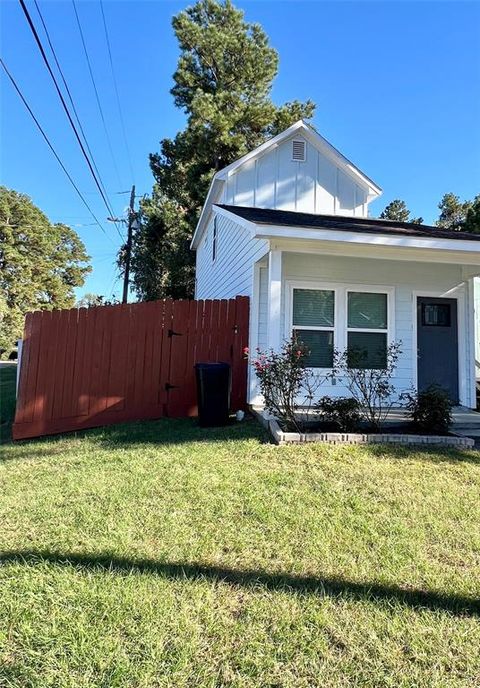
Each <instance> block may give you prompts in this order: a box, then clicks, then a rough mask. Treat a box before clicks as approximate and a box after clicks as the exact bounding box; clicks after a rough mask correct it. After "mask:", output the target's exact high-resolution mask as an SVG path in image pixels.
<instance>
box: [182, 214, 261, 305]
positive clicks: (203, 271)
mask: <svg viewBox="0 0 480 688" xmlns="http://www.w3.org/2000/svg"><path fill="white" fill-rule="evenodd" d="M212 241H213V216H212V218H211V219H210V222H209V224H208V227H207V229H206V231H205V233H204V236H203V239H202V242H201V244H200V246H199V247H198V249H197V257H196V260H197V263H196V288H195V295H196V298H197V299H230V298H234V297H235V296H252V290H253V269H254V264H255V262H256V261H257V260H258V259H259V258H261V257H262V256H263V255H264V254H265V252H266V251H267V242H266V241H264V240H262V239H252V238H251V236H250V233H249V231H248V230H246V229H244V228H243V227H242V226H241V225H238V224H237V223H236V222H234V221H233V220H230V219H227V218H226V217H223V216H221V215H218V217H217V251H216V259H215V261H213V260H212Z"/></svg>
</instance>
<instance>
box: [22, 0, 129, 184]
mask: <svg viewBox="0 0 480 688" xmlns="http://www.w3.org/2000/svg"><path fill="white" fill-rule="evenodd" d="M36 2H37V0H35V3H36ZM72 5H73V11H74V12H75V18H76V20H77V26H78V30H79V33H80V38H81V41H82V46H83V52H84V53H85V58H86V60H87V65H88V71H89V74H90V79H91V82H92V86H93V90H94V92H95V99H96V101H97V105H98V110H99V112H100V117H101V120H102V124H103V129H104V131H105V137H106V139H107V143H108V148H109V150H110V155H111V157H112V162H113V166H114V168H115V173H116V175H117V179H118V183H119V184H120V186H123V184H122V181H121V180H120V174H119V172H118V166H117V161H116V159H115V155H114V152H113V146H112V141H111V139H110V134H109V133H108V129H107V123H106V121H105V116H104V114H103V108H102V104H101V102H100V96H99V95H98V89H97V84H96V82H95V77H94V76H93V69H92V64H91V62H90V57H89V55H88V50H87V44H86V43H85V37H84V35H83V30H82V25H81V23H80V17H79V15H78V10H77V5H76V2H75V0H72Z"/></svg>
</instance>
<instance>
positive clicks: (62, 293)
mask: <svg viewBox="0 0 480 688" xmlns="http://www.w3.org/2000/svg"><path fill="white" fill-rule="evenodd" d="M88 261H89V257H88V256H87V254H86V251H85V246H84V245H83V243H82V242H81V240H80V238H79V236H78V235H77V234H76V232H74V231H73V229H71V228H70V227H68V226H67V225H64V224H52V223H51V222H50V221H49V219H48V218H47V216H46V215H45V214H44V213H43V212H42V211H41V210H40V209H39V208H37V207H36V206H35V205H34V204H33V203H32V201H31V200H30V199H29V198H28V196H25V195H24V194H22V193H18V192H17V191H13V190H12V189H7V188H6V187H3V186H2V187H0V319H1V322H0V349H3V350H8V349H10V348H11V347H12V346H13V345H14V344H15V340H16V339H18V338H19V337H21V335H22V329H23V319H24V316H25V313H27V312H28V311H31V310H38V309H47V310H50V309H53V308H70V307H72V306H73V305H74V303H75V296H74V288H75V287H79V286H82V285H83V283H84V281H85V275H86V274H87V273H88V272H89V271H90V270H91V267H90V265H89V264H88Z"/></svg>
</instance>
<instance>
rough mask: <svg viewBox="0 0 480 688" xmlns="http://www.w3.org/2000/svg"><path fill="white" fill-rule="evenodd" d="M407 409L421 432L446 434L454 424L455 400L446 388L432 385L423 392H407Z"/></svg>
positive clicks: (405, 395) (405, 397)
mask: <svg viewBox="0 0 480 688" xmlns="http://www.w3.org/2000/svg"><path fill="white" fill-rule="evenodd" d="M403 399H404V400H405V399H406V409H407V411H408V413H409V415H410V417H411V419H412V421H413V423H414V425H415V427H416V429H417V430H419V431H420V432H426V433H430V434H432V435H435V434H436V435H445V434H447V433H448V431H449V429H450V426H451V424H452V407H453V402H452V400H451V399H450V396H449V394H448V392H447V390H446V389H444V388H443V387H440V385H430V387H427V389H425V390H424V391H423V392H418V393H414V394H411V393H406V394H404V395H403Z"/></svg>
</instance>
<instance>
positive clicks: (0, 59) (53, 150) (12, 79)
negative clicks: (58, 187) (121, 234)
mask: <svg viewBox="0 0 480 688" xmlns="http://www.w3.org/2000/svg"><path fill="white" fill-rule="evenodd" d="M0 63H1V65H2V67H3V69H4V70H5V73H6V75H7V76H8V78H9V79H10V81H11V83H12V85H13V87H14V89H15V90H16V92H17V93H18V95H19V96H20V99H21V101H22V103H23V104H24V105H25V107H26V108H27V110H28V112H29V114H30V116H31V117H32V119H33V121H34V122H35V124H36V125H37V127H38V129H39V131H40V133H41V134H42V136H43V138H44V139H45V141H46V143H47V145H48V147H49V148H50V150H51V151H52V153H53V155H54V156H55V158H56V159H57V162H58V163H59V165H60V167H61V168H62V170H63V171H64V172H65V174H66V175H67V177H68V180H69V182H70V184H71V185H72V186H73V188H74V189H75V191H76V192H77V194H78V196H79V197H80V199H81V201H82V203H83V205H84V206H85V207H86V208H87V210H88V211H89V213H90V215H91V216H92V217H93V219H94V220H95V222H96V224H97V225H98V226H99V227H100V229H101V230H102V232H103V233H104V234H105V236H107V237H108V239H109V241H111V242H112V244H113V241H112V240H111V238H110V236H109V235H108V234H107V233H106V231H105V229H104V228H103V227H102V225H101V224H100V221H99V220H98V218H97V216H96V215H95V213H94V212H93V210H92V209H91V208H90V206H89V205H88V203H87V201H86V200H85V198H84V196H83V194H82V192H81V191H80V189H79V188H78V186H77V185H76V184H75V182H74V180H73V178H72V176H71V175H70V172H69V171H68V170H67V168H66V167H65V165H64V164H63V162H62V160H61V158H60V156H59V155H58V153H57V151H56V150H55V148H54V147H53V144H52V143H51V142H50V139H49V138H48V136H47V134H46V133H45V131H44V130H43V128H42V125H41V124H40V122H39V121H38V119H37V118H36V117H35V114H34V113H33V110H32V108H31V107H30V105H29V104H28V103H27V101H26V99H25V97H24V95H23V93H22V92H21V90H20V87H19V86H18V85H17V82H16V81H15V79H14V78H13V76H12V75H11V74H10V72H9V71H8V69H7V65H6V64H5V62H4V61H3V59H2V58H1V57H0ZM113 245H114V246H115V244H113Z"/></svg>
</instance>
